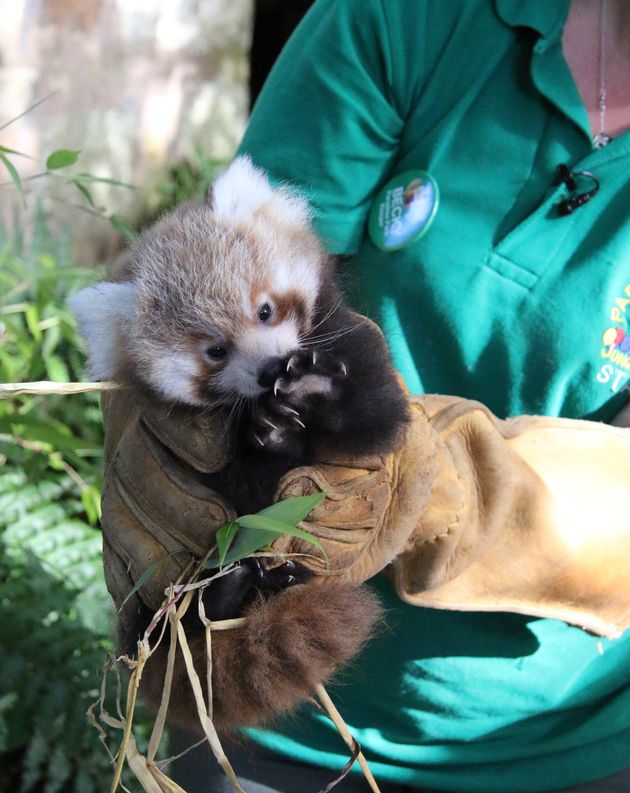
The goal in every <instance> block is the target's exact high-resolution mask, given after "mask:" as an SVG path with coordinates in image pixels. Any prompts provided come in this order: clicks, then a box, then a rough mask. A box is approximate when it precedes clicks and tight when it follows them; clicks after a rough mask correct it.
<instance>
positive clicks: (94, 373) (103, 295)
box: [68, 281, 136, 380]
mask: <svg viewBox="0 0 630 793" xmlns="http://www.w3.org/2000/svg"><path fill="white" fill-rule="evenodd" d="M68 305H69V306H70V310H71V311H72V313H73V314H74V317H75V319H76V320H77V324H78V326H79V330H80V332H81V335H82V336H83V338H84V340H85V343H86V345H87V348H88V353H89V360H88V374H89V376H90V377H91V378H93V379H94V380H111V379H112V378H113V377H114V376H115V373H116V371H117V368H118V361H119V358H120V350H119V346H120V340H119V334H120V332H121V330H123V328H124V326H125V325H127V324H129V323H130V322H131V319H132V316H133V313H134V310H135V307H136V285H135V284H134V283H132V282H130V281H125V282H121V283H110V282H107V281H105V282H103V283H100V284H94V286H88V287H87V288H85V289H81V290H80V291H79V292H75V293H74V294H73V295H71V297H70V298H69V299H68Z"/></svg>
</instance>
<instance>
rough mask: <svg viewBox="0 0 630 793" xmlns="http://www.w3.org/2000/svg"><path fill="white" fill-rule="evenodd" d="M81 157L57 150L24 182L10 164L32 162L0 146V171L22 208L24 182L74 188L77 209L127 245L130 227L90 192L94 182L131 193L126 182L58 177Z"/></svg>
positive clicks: (81, 175)
mask: <svg viewBox="0 0 630 793" xmlns="http://www.w3.org/2000/svg"><path fill="white" fill-rule="evenodd" d="M49 98H50V97H44V98H43V99H40V100H39V102H35V104H34V105H31V107H29V108H27V109H26V110H25V111H24V112H23V113H20V115H19V116H16V117H15V118H11V119H9V120H8V121H6V122H5V123H4V124H2V125H0V132H2V130H3V129H5V128H6V127H8V126H10V125H11V124H13V123H14V122H15V121H17V120H18V119H20V118H22V117H23V116H25V115H26V114H27V113H30V112H31V111H32V110H34V109H35V108H36V107H37V106H38V105H40V104H41V103H42V102H45V101H46V100H47V99H49ZM80 154H81V151H80V150H76V149H57V150H56V151H53V152H52V153H51V154H49V155H48V157H47V158H46V165H45V168H44V170H43V171H41V172H40V173H36V174H33V175H31V176H28V177H27V178H26V180H25V179H23V178H22V176H21V175H20V172H19V170H18V168H17V167H16V166H15V163H14V162H13V160H14V158H15V157H25V158H27V159H32V158H31V157H29V155H28V154H25V153H24V152H23V151H16V150H15V149H10V148H8V147H7V146H2V145H0V171H2V170H3V169H4V170H5V171H6V173H7V174H8V176H9V178H10V180H11V182H12V183H13V186H14V187H15V188H16V190H17V192H18V194H19V196H20V198H21V199H22V203H23V205H24V206H26V196H25V185H24V182H25V181H28V182H29V183H31V182H35V181H37V180H39V181H40V182H41V181H42V180H43V181H44V182H45V183H48V184H50V183H51V182H54V183H57V184H62V185H68V186H70V187H72V188H76V190H78V192H79V194H80V195H81V200H82V203H81V204H78V205H76V206H77V208H78V209H80V210H82V211H84V212H88V213H89V214H90V215H95V216H96V217H99V218H102V219H103V220H107V221H109V223H110V224H111V225H112V226H113V228H114V229H115V230H116V231H117V232H118V233H119V234H121V236H122V237H123V238H124V239H126V240H127V241H129V240H133V239H135V232H134V230H133V229H132V228H131V226H130V225H129V224H128V223H127V222H126V221H125V220H123V219H122V218H121V217H120V216H118V215H116V214H109V213H108V212H107V210H106V209H105V207H101V206H98V205H97V204H96V201H95V200H94V196H93V195H92V191H91V189H90V187H91V185H92V184H93V183H95V182H102V183H105V184H109V185H112V186H115V187H124V188H129V189H133V185H130V184H127V183H126V182H119V181H118V180H116V179H107V178H103V177H98V176H93V175H92V174H89V173H84V172H79V173H65V172H64V173H59V171H64V169H66V168H68V167H70V166H72V165H76V163H77V160H78V159H79V155H80Z"/></svg>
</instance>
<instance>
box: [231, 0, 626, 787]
mask: <svg viewBox="0 0 630 793" xmlns="http://www.w3.org/2000/svg"><path fill="white" fill-rule="evenodd" d="M568 6H569V2H568V0H527V1H525V0H496V2H491V0H441V1H440V2H438V0H318V2H317V3H316V4H315V6H314V7H313V8H312V10H311V12H310V13H309V14H308V15H307V17H306V19H305V20H304V21H303V23H302V25H301V26H300V27H299V28H298V30H297V32H296V34H295V35H294V36H293V38H292V40H291V41H290V42H289V44H288V45H287V47H286V49H285V51H284V53H283V55H282V56H281V58H280V60H279V61H278V63H277V64H276V66H275V67H274V70H273V72H272V74H271V76H270V78H269V80H268V82H267V85H266V87H265V90H264V91H263V94H262V95H261V97H260V99H259V102H258V103H257V106H256V108H255V109H254V112H253V114H252V118H251V122H250V125H249V127H248V130H247V132H246V135H245V138H244V141H243V143H242V146H241V150H242V151H245V152H248V153H250V154H251V156H252V158H253V160H254V161H255V162H256V163H258V164H260V165H261V166H263V167H265V168H266V169H268V170H269V171H270V173H271V174H272V175H273V177H274V178H276V179H284V180H287V181H289V182H291V183H292V184H294V185H296V186H298V187H299V188H300V189H302V190H303V191H305V193H306V194H307V195H308V196H309V198H310V199H311V201H312V203H313V206H314V209H315V211H316V225H317V228H318V230H319V232H320V234H321V235H322V237H323V238H324V240H325V241H326V244H327V246H328V248H329V249H330V251H332V252H335V253H350V254H356V256H355V257H354V258H353V260H352V264H351V265H349V267H348V270H349V275H348V278H349V280H350V282H351V284H352V287H353V292H354V301H355V304H356V306H357V308H359V309H361V310H364V311H367V312H368V313H369V314H370V315H371V316H373V317H374V319H376V320H377V321H378V322H379V324H380V325H381V327H382V328H383V330H384V332H385V334H386V336H387V339H388V342H389V345H390V349H391V352H392V355H393V358H394V362H395V365H396V366H397V368H398V369H399V370H400V371H401V372H402V374H403V375H404V377H405V379H406V381H407V383H408V385H409V387H410V389H411V390H412V391H413V392H417V393H422V392H433V393H444V394H457V395H461V396H465V397H470V398H474V399H478V400H480V401H482V402H484V403H485V404H486V405H488V407H490V408H491V409H492V410H493V411H494V412H496V413H497V414H498V415H500V416H507V415H515V414H519V413H534V414H545V415H552V416H557V415H562V416H570V417H581V418H597V419H602V420H609V419H610V418H611V417H612V416H613V415H614V414H615V413H616V412H617V411H618V410H619V408H620V407H621V405H623V404H624V403H625V402H626V401H627V399H628V391H627V388H628V383H629V382H630V378H629V376H630V329H629V328H628V316H629V311H628V310H627V308H628V307H629V306H630V175H629V174H630V134H628V133H626V134H624V135H621V136H620V137H618V138H617V139H616V140H613V141H612V142H611V143H610V144H609V145H608V146H607V147H605V148H604V149H600V150H594V149H593V147H592V144H591V139H590V131H589V128H588V118H587V115H586V111H585V109H584V106H583V104H582V101H581V99H580V97H579V94H578V92H577V89H576V87H575V85H574V83H573V80H572V77H571V74H570V72H569V70H568V67H567V65H566V62H565V60H564V58H563V55H562V48H561V35H562V30H563V26H564V22H565V20H566V15H567V12H568ZM561 163H564V164H567V165H568V166H569V168H570V169H571V170H572V171H574V172H575V171H588V172H591V173H592V174H593V175H594V176H595V177H596V178H597V180H598V181H599V183H600V187H599V190H598V192H597V193H596V194H595V195H594V196H593V198H592V199H591V200H590V201H588V202H587V203H586V204H584V205H583V206H582V207H580V208H579V209H577V210H576V211H575V212H574V213H573V214H570V215H567V216H563V215H562V214H561V213H560V212H559V209H558V205H559V203H560V202H561V201H562V200H563V199H564V198H566V197H567V194H568V193H567V187H566V186H565V185H564V184H556V180H555V173H556V167H557V166H558V165H559V164H561ZM416 170H422V171H428V172H429V173H430V174H431V175H432V177H433V178H434V179H435V180H436V182H437V184H438V186H439V194H440V203H439V206H438V209H437V212H436V214H435V217H434V220H433V222H432V224H431V226H430V227H429V228H428V230H427V231H426V233H425V234H424V235H423V236H422V237H421V238H420V239H418V240H417V241H416V242H414V243H412V244H410V245H409V246H408V247H405V248H403V249H401V250H398V251H396V252H385V251H382V250H381V249H380V248H379V247H377V246H376V245H375V244H374V242H373V241H372V239H371V238H370V236H369V234H368V231H367V228H368V224H367V220H368V216H369V212H370V209H371V207H372V205H373V203H374V201H375V198H376V196H377V194H378V193H379V191H380V190H381V189H382V188H383V186H384V185H386V184H387V183H388V182H389V181H390V180H391V179H392V178H393V177H395V176H396V175H397V174H401V173H403V172H407V171H416ZM578 181H579V185H578V187H579V191H580V192H581V191H583V190H585V189H588V188H589V187H590V185H591V184H592V182H591V180H590V179H588V177H579V178H578ZM593 497H594V498H596V497H597V494H596V493H594V494H593ZM593 529H594V531H596V530H597V527H596V526H594V527H593ZM376 586H377V587H378V588H379V590H380V591H381V594H382V595H383V597H384V598H385V601H386V604H387V606H388V608H389V609H390V611H389V618H388V623H389V628H388V630H387V631H386V632H384V633H383V634H381V635H380V636H379V637H377V639H375V640H374V641H373V642H372V643H371V644H370V646H369V647H368V648H367V650H366V651H365V652H364V653H363V655H362V656H361V658H360V659H359V660H358V661H357V663H356V664H355V665H354V666H353V668H352V670H350V671H348V672H346V674H345V675H344V678H343V680H344V685H341V686H339V687H338V688H336V689H335V691H334V693H335V696H336V699H337V702H338V704H339V707H340V710H341V711H342V713H343V715H344V718H345V719H346V720H347V722H348V723H349V725H350V726H351V728H352V729H353V732H354V734H355V735H356V737H357V738H358V740H359V741H360V743H361V744H362V746H363V748H364V750H365V753H366V755H367V756H368V759H369V760H371V764H372V766H373V768H374V770H375V771H376V773H377V774H379V775H380V776H381V778H382V779H389V780H395V781H400V782H405V783H407V784H410V785H417V786H432V787H437V788H443V789H454V790H459V791H477V793H492V792H493V791H497V793H517V791H542V790H550V789H554V788H558V787H562V786H567V785H573V784H577V783H579V782H583V781H587V780H590V779H594V778H597V777H600V776H604V775H606V774H609V773H612V772H614V771H616V770H619V769H621V768H623V767H626V766H630V632H629V633H628V634H626V635H624V636H623V637H622V638H620V639H618V640H615V641H608V640H603V641H600V640H598V639H597V638H596V637H592V636H588V635H587V634H585V633H583V632H582V631H580V630H579V629H576V628H572V627H569V626H567V625H565V624H564V623H562V622H559V621H554V620H541V619H534V618H526V617H522V616H518V615H508V614H459V613H452V612H440V611H434V610H430V609H419V608H414V607H411V606H407V605H403V604H401V603H399V602H398V601H397V600H396V598H395V597H394V595H393V594H392V593H391V591H390V590H389V587H388V585H387V584H386V583H385V582H379V583H378V584H376ZM255 735H256V739H257V740H258V741H260V742H261V743H263V744H264V745H266V746H268V747H270V748H273V749H275V750H276V751H279V752H282V753H285V754H287V755H290V756H291V757H294V758H297V759H301V760H304V761H307V762H312V763H318V764H321V765H329V766H331V768H332V767H340V766H341V765H343V763H344V762H345V755H344V750H343V746H342V744H341V743H340V739H339V738H338V736H337V735H336V731H335V729H334V727H332V726H331V725H330V724H329V723H328V722H327V721H326V719H325V718H324V717H322V716H319V715H317V714H315V713H314V712H311V711H308V710H305V711H304V712H303V713H302V714H301V715H300V717H299V719H293V720H291V721H290V722H289V723H287V724H286V725H285V726H284V727H283V728H282V729H281V728H278V729H276V730H275V731H268V732H257V733H256V734H255Z"/></svg>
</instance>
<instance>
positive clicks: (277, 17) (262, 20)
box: [249, 0, 314, 108]
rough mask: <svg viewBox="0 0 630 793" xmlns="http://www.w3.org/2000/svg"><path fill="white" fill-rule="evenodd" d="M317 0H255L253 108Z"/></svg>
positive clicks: (251, 102)
mask: <svg viewBox="0 0 630 793" xmlns="http://www.w3.org/2000/svg"><path fill="white" fill-rule="evenodd" d="M313 2H314V0H254V28H253V33H252V48H251V60H250V64H251V67H250V68H251V70H250V76H249V103H250V108H251V107H253V105H254V102H255V101H256V98H257V97H258V94H259V93H260V89H261V88H262V86H263V83H264V82H265V80H266V79H267V75H268V74H269V71H270V70H271V67H272V66H273V64H274V61H275V60H276V58H277V57H278V54H279V53H280V50H281V49H282V48H283V47H284V45H285V42H286V41H287V39H288V38H289V36H290V35H291V33H292V32H293V30H294V28H295V27H296V26H297V24H298V22H299V21H300V20H301V19H302V17H303V16H304V14H305V13H306V12H307V11H308V9H309V8H310V7H311V6H312V5H313Z"/></svg>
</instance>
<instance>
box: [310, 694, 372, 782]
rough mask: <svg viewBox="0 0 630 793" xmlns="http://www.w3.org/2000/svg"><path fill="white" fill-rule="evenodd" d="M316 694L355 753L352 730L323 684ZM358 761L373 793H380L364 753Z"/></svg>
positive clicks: (359, 755)
mask: <svg viewBox="0 0 630 793" xmlns="http://www.w3.org/2000/svg"><path fill="white" fill-rule="evenodd" d="M315 692H316V693H317V698H318V699H319V701H320V702H321V703H322V706H323V707H324V709H325V711H326V713H328V715H329V716H330V718H331V720H332V722H333V724H334V725H335V727H336V728H337V731H338V732H339V735H341V737H342V738H343V740H344V741H345V743H346V746H347V747H348V748H349V749H350V751H351V752H352V751H354V749H355V745H356V743H355V740H354V738H353V737H352V734H351V733H350V730H349V729H348V725H347V724H346V723H345V721H344V720H343V719H342V718H341V714H340V713H339V711H338V710H337V708H336V707H335V705H334V703H333V701H332V699H331V698H330V697H329V696H328V692H327V691H326V689H325V688H324V686H322V684H321V683H320V684H319V685H318V686H317V688H316V689H315ZM357 760H358V761H359V765H360V766H361V770H362V771H363V775H364V776H365V778H366V780H367V783H368V785H369V786H370V789H371V790H372V791H373V793H380V790H379V787H378V785H377V784H376V780H375V779H374V777H373V775H372V772H371V771H370V767H369V765H368V763H367V760H366V759H365V756H364V754H363V752H359V754H358V755H357Z"/></svg>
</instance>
